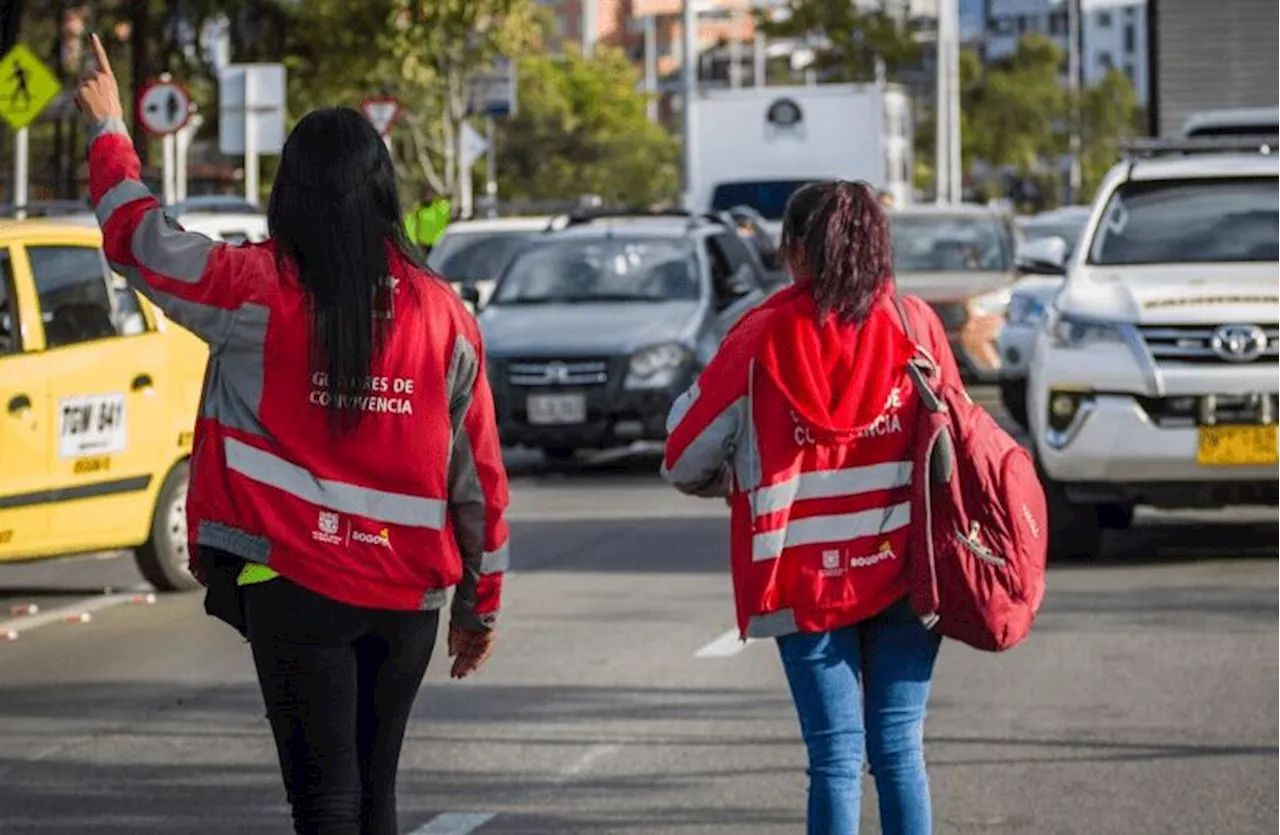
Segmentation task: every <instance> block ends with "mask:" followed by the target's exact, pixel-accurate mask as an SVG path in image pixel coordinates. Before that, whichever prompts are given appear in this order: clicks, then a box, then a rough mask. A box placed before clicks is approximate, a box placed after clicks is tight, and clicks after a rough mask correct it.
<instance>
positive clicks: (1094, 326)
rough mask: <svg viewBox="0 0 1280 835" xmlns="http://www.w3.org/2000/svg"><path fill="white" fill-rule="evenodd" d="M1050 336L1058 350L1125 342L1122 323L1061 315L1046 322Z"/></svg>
mask: <svg viewBox="0 0 1280 835" xmlns="http://www.w3.org/2000/svg"><path fill="white" fill-rule="evenodd" d="M1046 327H1048V329H1049V336H1050V338H1051V339H1052V341H1053V344H1054V347H1057V348H1084V347H1086V346H1088V345H1092V344H1094V343H1095V342H1123V341H1124V334H1123V333H1121V332H1120V323H1119V322H1111V321H1108V320H1106V319H1090V318H1089V317H1087V316H1075V315H1072V314H1070V313H1059V314H1058V315H1056V316H1054V317H1053V318H1052V319H1049V320H1048V321H1047V322H1046Z"/></svg>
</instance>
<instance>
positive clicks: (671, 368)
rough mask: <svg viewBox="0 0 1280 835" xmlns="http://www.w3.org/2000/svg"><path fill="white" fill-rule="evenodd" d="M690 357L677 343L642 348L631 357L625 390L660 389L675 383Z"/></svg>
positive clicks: (687, 350)
mask: <svg viewBox="0 0 1280 835" xmlns="http://www.w3.org/2000/svg"><path fill="white" fill-rule="evenodd" d="M691 356H692V355H691V354H690V353H689V349H688V348H686V347H684V346H683V345H681V344H679V343H677V342H667V343H664V344H662V345H654V346H652V347H650V348H643V349H641V350H639V351H636V352H635V353H634V354H632V355H631V365H630V369H629V372H630V373H628V374H627V388H632V389H636V388H662V387H663V386H668V385H670V384H671V383H673V382H675V380H676V378H677V376H678V375H679V373H680V371H681V370H682V369H683V368H684V367H685V365H686V364H687V363H688V362H689V358H690V357H691Z"/></svg>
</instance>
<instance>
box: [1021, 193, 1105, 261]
mask: <svg viewBox="0 0 1280 835" xmlns="http://www.w3.org/2000/svg"><path fill="white" fill-rule="evenodd" d="M1092 212H1093V206H1061V207H1059V208H1057V209H1049V210H1048V211H1045V212H1040V213H1039V214H1034V215H1030V216H1028V217H1021V218H1018V221H1017V225H1018V231H1020V232H1021V233H1022V240H1023V241H1024V242H1027V243H1030V242H1031V241H1039V240H1043V239H1044V238H1062V240H1063V241H1064V242H1065V243H1066V244H1067V257H1068V258H1070V257H1071V254H1072V253H1073V252H1075V248H1076V243H1077V242H1078V241H1079V240H1080V235H1081V233H1083V232H1084V227H1085V224H1087V223H1088V222H1089V215H1090V214H1092Z"/></svg>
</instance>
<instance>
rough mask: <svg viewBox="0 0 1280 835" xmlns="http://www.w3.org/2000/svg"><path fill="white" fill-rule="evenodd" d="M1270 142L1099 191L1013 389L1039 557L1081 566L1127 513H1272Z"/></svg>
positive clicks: (1195, 155)
mask: <svg viewBox="0 0 1280 835" xmlns="http://www.w3.org/2000/svg"><path fill="white" fill-rule="evenodd" d="M1275 148H1276V139H1275V138H1274V137H1272V138H1269V139H1258V140H1257V141H1253V140H1248V139H1242V138H1235V139H1224V140H1203V139H1201V140H1194V139H1192V140H1176V141H1165V142H1150V143H1146V145H1145V147H1143V148H1139V149H1136V150H1135V152H1134V154H1133V156H1132V157H1131V158H1130V159H1129V160H1127V161H1125V162H1122V163H1120V164H1119V165H1117V166H1116V167H1115V168H1114V169H1113V170H1112V171H1111V173H1110V174H1109V175H1108V176H1107V178H1106V180H1105V181H1104V182H1103V184H1102V186H1101V187H1100V189H1099V191H1098V198H1097V201H1096V203H1095V206H1094V210H1093V214H1092V216H1091V217H1090V219H1089V222H1088V224H1087V225H1086V227H1085V231H1084V234H1083V235H1082V237H1081V239H1080V244H1079V246H1078V247H1077V248H1076V249H1075V252H1074V253H1072V254H1071V255H1070V256H1069V257H1068V256H1066V249H1067V247H1066V244H1065V242H1064V241H1062V240H1061V239H1053V238H1049V239H1043V240H1040V241H1035V242H1033V243H1031V244H1028V245H1026V246H1025V247H1024V251H1023V257H1024V258H1025V259H1028V260H1034V261H1037V262H1039V263H1040V264H1041V265H1042V266H1043V267H1044V269H1043V272H1050V271H1052V270H1056V271H1057V272H1059V273H1060V274H1062V275H1065V277H1066V283H1065V284H1064V285H1063V287H1062V289H1061V291H1060V292H1058V293H1057V296H1056V298H1054V300H1053V303H1052V305H1051V307H1050V309H1049V311H1048V313H1047V316H1046V317H1045V319H1044V322H1043V325H1042V327H1041V330H1040V333H1039V335H1038V338H1037V343H1036V346H1035V349H1034V351H1033V353H1032V355H1033V359H1032V362H1031V368H1030V380H1029V384H1028V386H1027V411H1028V416H1029V418H1030V424H1031V434H1032V435H1033V437H1034V439H1035V451H1036V458H1037V461H1038V463H1039V465H1040V468H1041V473H1042V478H1043V480H1044V485H1045V490H1046V493H1047V494H1048V497H1049V521H1050V527H1051V528H1052V532H1051V536H1050V548H1051V551H1052V552H1053V553H1054V554H1055V555H1058V556H1068V557H1087V556H1094V555H1096V554H1097V553H1098V552H1099V549H1100V546H1101V539H1100V534H1101V530H1102V529H1103V528H1123V527H1126V526H1127V525H1128V524H1129V521H1130V520H1131V518H1132V513H1133V508H1134V506H1135V505H1149V506H1155V507H1162V508H1189V507H1194V508H1218V507H1225V506H1229V505H1237V504H1257V505H1271V506H1274V505H1276V504H1277V503H1278V502H1280V495H1278V494H1277V487H1276V465H1277V463H1278V462H1280V455H1278V454H1277V437H1278V436H1277V422H1278V418H1280V394H1278V392H1280V380H1278V377H1277V372H1276V362H1277V357H1280V294H1277V291H1276V275H1277V272H1278V271H1280V243H1278V241H1277V236H1276V228H1277V226H1276V224H1277V217H1278V215H1277V211H1278V207H1280V204H1278V203H1277V175H1278V174H1280V162H1278V161H1277V157H1276V153H1275Z"/></svg>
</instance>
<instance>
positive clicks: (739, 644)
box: [693, 629, 755, 658]
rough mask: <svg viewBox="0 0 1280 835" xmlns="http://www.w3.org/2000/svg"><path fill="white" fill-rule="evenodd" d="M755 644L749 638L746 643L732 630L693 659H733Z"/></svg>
mask: <svg viewBox="0 0 1280 835" xmlns="http://www.w3.org/2000/svg"><path fill="white" fill-rule="evenodd" d="M753 643H755V639H753V638H748V639H747V640H746V641H743V640H741V639H740V638H739V637H738V630H736V629H730V630H729V631H728V632H726V633H724V634H723V635H721V636H720V637H719V638H716V639H715V640H714V641H712V642H711V643H709V644H707V645H706V646H704V647H703V648H702V649H700V650H698V651H697V652H695V653H694V654H693V657H694V658H732V657H733V656H735V655H737V654H738V653H740V652H742V651H743V650H744V649H746V648H747V646H748V645H749V644H753Z"/></svg>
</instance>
